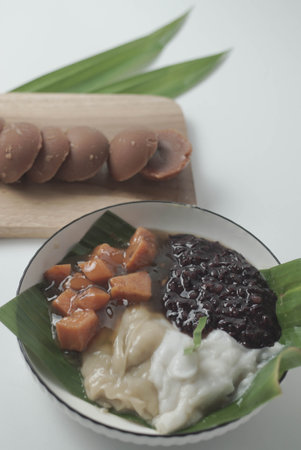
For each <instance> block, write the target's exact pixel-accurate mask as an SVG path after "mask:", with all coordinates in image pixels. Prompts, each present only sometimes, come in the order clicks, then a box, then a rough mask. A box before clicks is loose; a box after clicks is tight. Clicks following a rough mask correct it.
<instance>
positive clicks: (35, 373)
mask: <svg viewBox="0 0 301 450" xmlns="http://www.w3.org/2000/svg"><path fill="white" fill-rule="evenodd" d="M149 203H152V204H165V205H177V206H181V207H182V206H183V207H187V208H193V209H197V210H199V211H202V212H205V213H209V214H211V215H213V216H216V217H219V218H221V219H224V220H225V221H227V222H230V223H231V224H233V225H235V226H236V227H238V228H240V229H241V230H243V231H245V232H246V233H247V234H248V235H250V236H252V237H253V238H254V239H255V240H256V241H257V242H258V243H260V244H261V245H262V246H263V247H264V248H265V249H266V250H267V251H268V252H269V253H270V255H271V256H272V257H273V258H274V260H275V262H276V263H277V264H280V261H279V259H278V258H277V257H276V255H275V254H274V253H273V252H272V251H271V250H270V249H269V247H268V246H267V245H266V244H264V243H263V242H262V241H261V240H260V239H259V238H257V237H256V236H255V235H254V234H253V233H252V232H250V231H249V230H247V229H246V228H245V227H243V226H242V225H239V224H238V223H236V222H235V221H234V220H232V219H229V218H228V217H226V216H224V215H222V214H219V213H216V212H214V211H211V210H209V209H207V208H202V207H200V206H198V205H194V204H190V203H181V202H176V201H167V200H166V201H161V200H137V201H136V200H135V201H129V202H121V203H117V204H114V205H110V206H105V207H103V208H99V209H96V210H94V211H91V212H89V213H86V214H83V215H82V216H80V217H77V218H76V219H73V220H72V221H70V222H68V223H67V224H65V225H64V226H62V227H61V228H60V229H59V230H57V231H56V232H55V233H53V234H52V235H51V236H50V237H49V238H47V239H46V240H45V242H43V244H42V245H41V246H40V247H39V248H38V250H36V252H35V253H34V255H33V256H32V257H31V258H30V260H29V262H28V264H27V265H26V267H25V269H24V271H23V274H22V276H21V279H20V281H19V284H18V288H17V292H16V294H17V295H19V294H20V290H21V286H22V283H23V280H24V278H25V277H26V274H27V271H28V269H29V267H30V265H31V263H32V262H33V260H34V259H35V257H36V256H37V255H38V254H39V253H40V251H41V250H42V249H43V248H44V247H45V246H46V245H47V244H48V242H49V241H50V240H51V239H53V238H54V237H55V236H56V235H57V234H59V233H60V232H61V231H62V230H64V229H65V228H67V227H69V226H70V225H72V224H74V223H76V222H78V221H80V220H82V219H83V218H84V217H88V216H90V215H92V214H95V213H98V212H101V211H107V210H110V209H112V208H115V207H118V206H125V205H127V206H129V205H133V204H149ZM17 340H18V343H19V347H20V350H21V353H22V355H23V357H24V359H25V361H26V363H27V364H28V366H29V369H30V370H31V372H32V374H33V376H34V377H35V378H36V379H37V380H38V381H39V382H40V383H41V385H42V386H43V387H44V389H46V391H47V392H48V393H49V394H51V396H53V397H54V398H55V399H56V400H57V401H58V402H59V403H60V404H61V405H62V406H63V407H64V408H67V410H69V412H71V413H73V415H75V416H76V415H77V416H80V417H81V418H82V419H84V420H85V421H88V423H90V424H91V425H92V424H94V425H96V426H97V427H103V428H105V429H107V430H111V431H113V432H115V433H116V432H118V433H121V434H124V435H134V436H137V437H141V438H156V439H161V440H162V439H164V440H166V439H168V438H169V439H171V438H173V439H175V438H177V439H179V440H181V438H182V439H184V438H185V437H187V436H195V435H201V434H204V433H208V432H211V431H213V430H216V429H220V428H223V427H226V426H229V424H233V423H235V422H238V421H239V420H242V419H244V418H246V417H248V416H250V415H252V414H253V413H254V411H252V412H251V413H250V414H247V415H246V416H244V417H242V418H240V419H236V420H233V421H231V422H226V423H224V424H221V425H217V426H216V427H213V428H210V429H209V430H201V431H192V432H189V433H181V434H176V433H170V434H148V433H144V432H143V433H138V432H135V431H128V430H123V429H120V428H117V427H115V426H111V425H108V424H104V423H102V422H99V421H97V420H95V419H93V418H91V417H88V416H86V415H85V414H84V413H82V412H80V411H78V410H77V409H75V408H73V407H72V406H71V405H69V404H68V403H67V402H65V401H64V400H63V399H62V398H60V397H59V396H58V395H57V394H56V393H55V392H53V390H52V389H51V388H50V387H49V386H48V385H47V384H46V382H45V381H44V380H43V379H42V377H41V376H40V375H39V373H38V371H37V370H36V369H35V367H34V364H33V363H32V362H31V360H30V358H29V355H28V353H27V351H26V348H25V346H24V345H23V343H22V342H21V341H20V340H19V339H17ZM259 409H260V408H259Z"/></svg>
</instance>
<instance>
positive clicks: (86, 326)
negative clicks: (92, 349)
mask: <svg viewBox="0 0 301 450" xmlns="http://www.w3.org/2000/svg"><path fill="white" fill-rule="evenodd" d="M97 329H98V317H97V315H96V313H95V311H93V310H92V309H87V310H84V311H82V310H77V311H74V312H73V313H72V314H71V315H70V316H67V317H64V318H63V319H61V320H59V321H58V322H57V323H56V332H57V337H58V340H59V344H60V347H61V348H62V349H64V350H76V351H78V352H82V351H83V350H85V348H86V347H87V345H88V344H89V342H90V341H91V339H92V338H93V337H94V336H95V334H96V333H97Z"/></svg>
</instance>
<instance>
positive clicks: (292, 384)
mask: <svg viewBox="0 0 301 450" xmlns="http://www.w3.org/2000/svg"><path fill="white" fill-rule="evenodd" d="M191 6H193V9H192V11H191V14H190V16H189V18H188V20H187V22H186V24H185V25H184V27H183V29H182V30H181V31H180V33H179V34H178V35H177V36H176V37H175V38H174V39H173V40H172V42H171V43H170V44H169V45H168V47H167V48H166V49H165V50H164V52H163V53H162V54H161V56H160V57H159V58H158V59H157V60H156V62H155V63H154V64H153V67H154V68H155V67H161V66H163V65H167V64H171V63H176V62H180V61H183V60H185V59H191V58H196V57H200V56H205V55H207V54H211V53H215V52H219V51H222V50H225V49H232V51H231V53H230V55H229V57H228V59H227V60H226V62H225V63H224V64H223V65H222V66H221V67H220V68H219V69H218V70H217V71H216V72H215V73H214V74H213V75H212V76H210V77H209V78H208V79H207V80H206V81H205V82H203V83H202V84H200V85H199V86H198V87H196V88H194V89H193V90H191V91H189V92H188V93H186V94H185V95H182V96H181V97H179V98H178V99H177V102H178V103H179V104H180V106H181V107H182V109H183V112H184V115H185V118H186V121H187V125H188V132H189V137H190V139H191V141H192V143H193V147H194V153H193V156H192V162H193V173H194V180H195V186H196V191H197V199H198V204H199V205H200V206H202V207H205V208H208V209H210V210H212V211H215V212H218V213H220V214H223V215H225V216H226V217H228V218H231V219H232V220H234V221H236V222H237V223H239V224H240V225H242V226H244V227H246V228H247V229H248V230H249V231H251V232H252V233H254V234H255V235H256V236H257V237H258V238H259V239H261V240H262V241H263V242H264V243H265V244H266V245H267V246H268V247H269V248H270V249H271V250H272V251H273V252H274V254H275V255H276V256H277V257H278V258H279V259H280V261H281V262H285V261H288V260H291V259H294V258H297V257H300V256H301V245H300V244H301V234H300V223H301V208H300V193H301V176H300V172H301V169H300V168H301V156H300V155H301V136H300V119H301V114H300V113H301V90H300V80H301V59H300V48H301V26H300V23H301V2H300V1H298V0H277V1H276V0H253V1H251V0H250V1H247V0H207V1H205V0H204V1H203V0H199V1H197V0H194V1H189V0H151V1H149V0H140V1H138V0H124V1H122V0H110V1H109V0H107V1H101V0H94V1H93V0H85V1H71V0H70V1H69V0H60V1H58V0H52V1H51V2H50V1H47V2H46V1H43V2H41V1H38V0H37V1H34V0H26V1H24V2H23V1H17V0H10V1H7V0H0V42H1V45H0V92H1V93H4V92H7V91H9V90H10V89H13V88H14V87H16V86H18V85H20V84H22V83H24V82H26V81H29V80H30V79H33V78H35V77H37V76H39V75H42V74H44V73H46V72H49V71H51V70H53V69H56V68H58V67H60V66H62V65H65V64H68V63H71V62H74V61H76V60H79V59H81V58H84V57H87V56H90V55H92V54H95V53H98V52H100V51H103V50H106V49H108V48H111V47H114V46H115V45H119V44H122V43H124V42H126V41H129V40H131V39H134V38H137V37H140V36H142V35H144V34H146V33H148V32H151V31H153V30H154V29H156V28H158V27H160V26H162V25H164V24H165V23H167V22H169V21H171V20H173V19H174V18H176V17H177V16H178V15H180V14H182V13H183V12H185V11H186V10H187V9H188V8H189V7H191ZM0 112H1V105H0ZM0 207H1V205H0ZM42 242H43V241H42V240H29V239H27V240H23V239H20V240H7V239H1V240H0V269H1V270H0V285H1V296H0V304H4V303H5V302H6V301H8V300H9V299H10V298H12V297H13V296H14V294H15V292H16V288H17V285H18V280H19V279H20V277H21V274H22V271H23V269H24V268H25V266H26V264H27V262H28V261H29V259H30V258H31V256H32V255H33V254H34V252H35V250H36V249H37V248H38V247H39V246H40V245H41V243H42ZM0 343H1V344H0V345H1V354H2V363H1V370H0V446H1V449H5V450H15V449H31V450H36V449H40V448H42V449H51V450H52V449H54V448H55V449H59V450H60V449H64V450H69V449H72V450H77V449H83V448H85V449H91V450H94V449H95V450H96V449H125V450H129V449H131V448H133V447H135V446H133V445H130V444H122V443H120V442H118V441H113V440H110V439H107V438H104V437H102V436H100V435H97V434H95V433H94V432H92V431H89V430H87V429H85V428H83V427H81V426H80V425H78V424H77V423H75V422H73V421H72V420H71V419H69V417H68V416H66V415H65V414H64V412H62V411H61V410H60V409H59V408H57V406H56V404H55V403H53V402H52V401H51V400H50V399H49V398H48V396H47V395H46V394H45V393H44V392H42V391H41V390H40V389H39V386H38V384H37V383H35V382H34V380H33V379H32V376H31V374H30V372H29V370H28V369H27V368H26V366H25V363H24V361H23V359H22V357H21V355H20V351H19V348H18V345H17V343H16V340H15V338H14V336H12V335H11V333H10V332H9V331H8V330H6V329H5V328H4V327H3V326H1V325H0ZM300 377H301V370H300V369H296V370H294V371H292V372H291V373H289V375H288V376H287V378H286V380H285V382H284V383H283V391H284V394H283V395H282V396H281V397H279V398H277V399H275V400H273V401H272V402H271V403H270V404H269V405H267V406H266V407H265V408H264V410H263V411H261V412H260V413H259V414H258V415H257V416H255V417H254V418H253V419H251V420H250V421H249V422H248V423H247V424H245V425H243V426H241V427H240V428H239V429H238V430H236V431H234V432H231V433H229V434H227V435H225V436H223V437H221V438H216V439H214V440H212V441H209V442H204V443H202V444H199V445H191V446H190V448H191V449H192V450H193V449H197V448H202V449H203V450H213V449H214V450H219V449H224V450H228V449H229V450H230V449H231V450H238V449H244V450H249V449H250V450H251V449H252V450H262V449H265V450H270V449H271V450H272V449H273V450H278V449H279V450H280V449H284V448H285V449H286V450H297V449H299V448H300V442H301V427H300V417H301V393H300Z"/></svg>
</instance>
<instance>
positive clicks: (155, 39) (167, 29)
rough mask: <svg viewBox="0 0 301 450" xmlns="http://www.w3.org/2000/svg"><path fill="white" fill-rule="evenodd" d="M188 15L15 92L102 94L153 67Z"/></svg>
mask: <svg viewBox="0 0 301 450" xmlns="http://www.w3.org/2000/svg"><path fill="white" fill-rule="evenodd" d="M188 14H189V12H187V13H186V14H183V15H182V16H180V17H179V18H177V19H176V20H174V21H172V22H170V23H169V24H167V25H165V26H164V27H162V28H159V29H158V30H156V31H155V32H153V33H151V34H149V35H147V36H144V37H142V38H140V39H136V40H134V41H131V42H128V43H126V44H124V45H121V46H118V47H115V48H113V49H111V50H108V51H105V52H102V53H99V54H98V55H95V56H92V57H90V58H86V59H83V60H81V61H78V62H76V63H74V64H70V65H68V66H66V67H63V68H61V69H58V70H55V71H53V72H51V73H48V74H47V75H43V76H41V77H39V78H36V79H35V80H32V81H30V82H29V83H25V84H23V85H22V86H19V87H17V88H15V89H14V90H13V91H12V92H86V93H88V92H93V91H94V92H101V88H102V87H103V86H106V85H108V84H111V83H115V82H117V81H120V80H122V79H123V78H125V77H128V76H129V75H131V74H133V73H137V71H139V70H141V69H144V68H145V67H146V66H147V65H148V64H150V63H151V62H152V61H153V60H154V59H155V58H156V57H157V56H158V55H159V54H160V53H161V51H162V50H163V49H164V47H165V45H166V44H167V43H168V42H169V41H170V40H171V39H172V38H173V37H174V36H175V34H176V33H177V32H178V31H179V29H180V28H181V27H182V25H183V23H184V22H185V20H186V18H187V16H188Z"/></svg>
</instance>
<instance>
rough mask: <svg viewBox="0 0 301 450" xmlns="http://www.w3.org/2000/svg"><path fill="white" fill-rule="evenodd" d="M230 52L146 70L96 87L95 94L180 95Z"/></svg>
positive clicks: (206, 74) (208, 72)
mask: <svg viewBox="0 0 301 450" xmlns="http://www.w3.org/2000/svg"><path fill="white" fill-rule="evenodd" d="M226 55H227V52H223V53H218V54H216V55H210V56H207V57H204V58H199V59H194V60H192V61H186V62H183V63H179V64H174V65H171V66H167V67H163V68H161V69H158V70H153V71H151V72H146V73H142V74H139V75H136V76H134V77H131V78H127V79H125V80H121V81H118V82H116V83H112V84H109V85H107V86H103V87H102V88H101V89H96V90H93V91H91V92H94V93H110V94H121V93H122V94H151V95H162V96H164V97H171V98H174V97H177V96H178V95H180V94H183V93H184V92H186V91H188V90H189V89H191V88H192V87H193V86H195V85H196V84H198V83H199V82H201V81H202V80H204V79H205V78H206V77H207V76H208V75H209V74H210V73H211V72H212V71H213V70H214V69H216V68H217V66H218V65H219V64H220V63H221V62H222V61H223V60H224V59H225V57H226Z"/></svg>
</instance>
